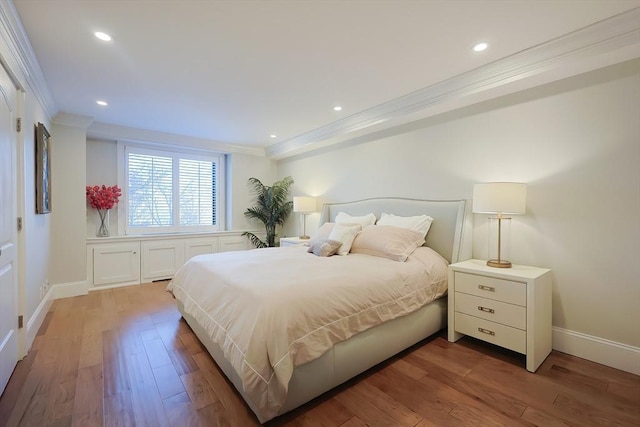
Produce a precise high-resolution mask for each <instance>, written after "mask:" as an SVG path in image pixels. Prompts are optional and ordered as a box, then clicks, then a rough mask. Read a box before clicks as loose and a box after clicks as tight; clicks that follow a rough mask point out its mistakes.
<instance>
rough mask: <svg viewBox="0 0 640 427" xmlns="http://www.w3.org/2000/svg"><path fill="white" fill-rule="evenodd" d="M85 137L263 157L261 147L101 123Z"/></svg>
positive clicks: (90, 127)
mask: <svg viewBox="0 0 640 427" xmlns="http://www.w3.org/2000/svg"><path fill="white" fill-rule="evenodd" d="M87 137H88V138H94V139H102V140H108V141H132V142H142V143H151V144H169V145H183V146H186V147H191V148H200V149H204V150H212V151H218V152H221V153H225V154H234V153H236V154H248V155H252V156H260V157H265V156H266V153H265V150H264V148H262V147H250V146H243V145H233V144H225V143H223V142H220V141H214V140H211V139H204V138H197V137H193V136H185V135H176V134H171V133H164V132H157V131H152V130H146V129H137V128H130V127H126V126H118V125H112V124H108V123H102V122H93V123H91V125H90V126H89V128H88V129H87Z"/></svg>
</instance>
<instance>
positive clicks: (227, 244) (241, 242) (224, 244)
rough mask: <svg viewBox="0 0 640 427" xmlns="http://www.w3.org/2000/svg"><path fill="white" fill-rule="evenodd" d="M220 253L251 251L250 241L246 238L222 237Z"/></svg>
mask: <svg viewBox="0 0 640 427" xmlns="http://www.w3.org/2000/svg"><path fill="white" fill-rule="evenodd" d="M218 249H219V250H220V252H230V251H246V250H247V249H249V239H247V237H246V236H220V240H219V247H218Z"/></svg>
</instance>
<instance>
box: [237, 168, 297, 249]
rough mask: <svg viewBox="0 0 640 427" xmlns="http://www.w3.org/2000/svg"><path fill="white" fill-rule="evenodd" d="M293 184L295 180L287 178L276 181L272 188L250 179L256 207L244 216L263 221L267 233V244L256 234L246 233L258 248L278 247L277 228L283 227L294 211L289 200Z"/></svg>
mask: <svg viewBox="0 0 640 427" xmlns="http://www.w3.org/2000/svg"><path fill="white" fill-rule="evenodd" d="M292 184H293V178H291V177H290V176H287V177H285V178H282V179H281V180H280V181H276V182H274V183H273V185H272V186H270V187H269V186H266V185H264V184H262V182H260V180H259V179H258V178H253V177H252V178H249V187H250V189H251V192H252V193H254V195H255V205H254V206H252V207H250V208H248V209H247V210H246V211H245V212H244V216H245V217H247V218H250V219H257V220H259V221H261V222H262V223H263V224H264V226H265V229H266V231H267V239H266V242H263V241H262V240H261V239H260V238H259V237H258V236H256V235H255V234H253V233H251V232H248V231H245V232H244V233H242V235H243V236H247V237H248V238H249V240H250V241H251V243H252V244H253V245H254V246H255V247H256V248H267V247H273V246H276V226H278V225H283V224H284V222H285V221H286V220H287V218H288V217H289V214H290V213H291V211H292V210H293V202H292V201H291V200H287V199H288V197H289V188H290V187H291V185H292Z"/></svg>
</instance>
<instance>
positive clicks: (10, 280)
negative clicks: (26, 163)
mask: <svg viewBox="0 0 640 427" xmlns="http://www.w3.org/2000/svg"><path fill="white" fill-rule="evenodd" d="M15 105H16V89H15V87H14V85H13V83H12V82H11V79H10V78H9V76H8V75H7V72H6V71H5V69H4V68H3V67H2V65H0V394H1V393H2V392H3V391H4V389H5V387H6V385H7V382H8V381H9V377H10V376H11V373H12V372H13V369H14V368H15V366H16V363H17V362H18V313H17V312H18V310H17V307H18V280H17V277H18V276H17V258H16V253H17V251H16V233H17V222H16V218H17V208H16V206H17V201H16V191H15V189H16V166H15V165H16V137H15V135H16V134H15V131H14V127H13V124H14V115H15V114H14V110H15Z"/></svg>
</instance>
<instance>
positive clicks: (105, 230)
mask: <svg viewBox="0 0 640 427" xmlns="http://www.w3.org/2000/svg"><path fill="white" fill-rule="evenodd" d="M96 236H98V237H109V209H98V231H96Z"/></svg>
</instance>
